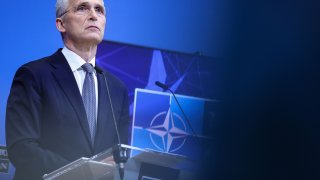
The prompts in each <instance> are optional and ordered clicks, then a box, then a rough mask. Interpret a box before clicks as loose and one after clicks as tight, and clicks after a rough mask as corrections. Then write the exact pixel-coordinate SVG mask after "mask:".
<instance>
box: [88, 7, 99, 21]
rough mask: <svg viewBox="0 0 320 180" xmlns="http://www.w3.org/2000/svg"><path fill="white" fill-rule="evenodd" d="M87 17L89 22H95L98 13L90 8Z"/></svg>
mask: <svg viewBox="0 0 320 180" xmlns="http://www.w3.org/2000/svg"><path fill="white" fill-rule="evenodd" d="M88 15H89V16H90V19H91V20H97V19H98V13H97V12H96V11H95V9H94V8H91V9H90V11H89V14H88Z"/></svg>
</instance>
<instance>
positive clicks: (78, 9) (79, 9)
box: [77, 6, 88, 11]
mask: <svg viewBox="0 0 320 180" xmlns="http://www.w3.org/2000/svg"><path fill="white" fill-rule="evenodd" d="M87 10H88V7H86V6H79V7H78V8H77V11H87Z"/></svg>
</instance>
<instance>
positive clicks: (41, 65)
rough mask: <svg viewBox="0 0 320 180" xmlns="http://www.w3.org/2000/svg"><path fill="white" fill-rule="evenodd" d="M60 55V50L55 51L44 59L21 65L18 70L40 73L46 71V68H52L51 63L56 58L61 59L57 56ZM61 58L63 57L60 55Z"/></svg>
mask: <svg viewBox="0 0 320 180" xmlns="http://www.w3.org/2000/svg"><path fill="white" fill-rule="evenodd" d="M60 54H61V55H62V53H61V50H60V49H59V50H57V51H56V52H55V53H54V54H52V55H50V56H46V57H42V58H39V59H36V60H31V61H29V62H27V63H25V64H23V65H22V66H21V67H20V68H19V69H30V70H32V71H42V70H48V67H50V66H52V65H51V64H52V62H53V61H55V59H57V58H61V57H60V56H59V55H60ZM62 56H63V55H62Z"/></svg>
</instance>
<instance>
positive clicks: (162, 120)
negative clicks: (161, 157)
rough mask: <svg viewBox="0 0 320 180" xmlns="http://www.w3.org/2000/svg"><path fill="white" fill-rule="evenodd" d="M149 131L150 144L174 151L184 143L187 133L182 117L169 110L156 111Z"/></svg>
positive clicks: (167, 150)
mask: <svg viewBox="0 0 320 180" xmlns="http://www.w3.org/2000/svg"><path fill="white" fill-rule="evenodd" d="M146 130H147V131H148V132H149V135H150V139H151V141H152V144H153V145H154V146H155V147H156V148H157V149H158V150H160V151H163V152H175V151H177V150H179V149H180V148H181V147H182V146H183V145H184V143H185V141H186V139H187V136H188V135H189V133H187V132H186V130H187V129H186V125H185V123H184V121H183V119H182V118H181V117H180V116H179V115H178V114H177V113H174V112H171V110H170V108H169V110H168V111H167V112H166V111H163V112H160V113H158V114H157V115H156V116H155V117H154V118H153V119H152V121H151V123H150V127H149V128H146Z"/></svg>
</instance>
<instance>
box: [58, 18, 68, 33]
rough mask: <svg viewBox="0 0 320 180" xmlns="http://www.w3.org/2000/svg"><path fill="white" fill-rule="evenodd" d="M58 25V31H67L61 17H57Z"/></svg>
mask: <svg viewBox="0 0 320 180" xmlns="http://www.w3.org/2000/svg"><path fill="white" fill-rule="evenodd" d="M56 27H57V29H58V31H60V32H61V33H63V32H65V31H66V29H65V28H64V23H63V21H62V19H61V18H57V19H56Z"/></svg>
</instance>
